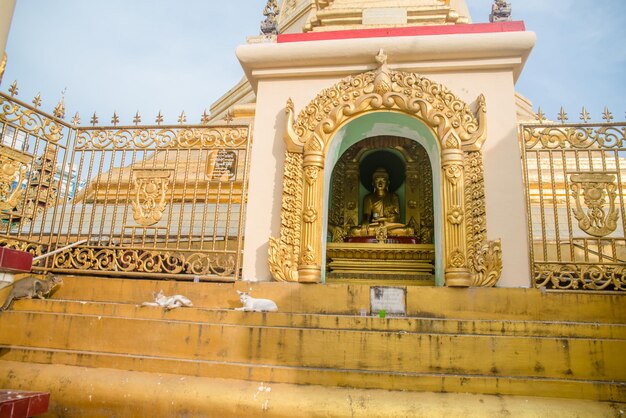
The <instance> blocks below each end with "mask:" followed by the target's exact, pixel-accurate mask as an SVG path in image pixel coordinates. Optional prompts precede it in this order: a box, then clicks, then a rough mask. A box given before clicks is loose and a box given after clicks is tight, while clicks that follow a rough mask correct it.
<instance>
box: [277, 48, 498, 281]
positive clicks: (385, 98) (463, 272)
mask: <svg viewBox="0 0 626 418" xmlns="http://www.w3.org/2000/svg"><path fill="white" fill-rule="evenodd" d="M376 61H377V62H378V63H379V68H378V69H377V70H376V71H369V72H366V73H362V74H358V75H354V76H351V77H348V78H345V79H344V80H342V81H341V82H339V83H337V84H336V85H334V86H332V87H331V88H329V89H326V90H323V91H322V92H321V93H320V94H319V95H318V96H317V97H316V98H315V99H314V100H313V101H311V102H310V103H309V104H308V105H307V106H306V107H305V108H304V109H303V110H302V111H301V112H300V114H299V115H298V117H297V118H296V117H295V113H294V106H293V102H292V101H291V100H289V101H288V103H287V107H286V112H287V123H286V130H285V136H284V139H285V143H286V146H287V151H288V155H294V154H299V155H301V158H302V160H301V161H302V163H301V166H300V167H299V171H300V173H299V176H300V178H301V179H302V181H301V182H300V185H301V186H300V187H302V190H301V191H300V190H299V189H295V188H294V184H293V182H292V181H291V179H289V180H288V178H287V172H288V170H289V169H290V168H289V167H291V169H293V168H294V166H293V164H292V163H290V162H289V161H288V160H287V161H286V164H285V173H286V175H285V180H284V184H283V211H282V217H281V219H282V223H281V239H280V240H277V239H270V270H271V271H272V274H273V276H274V278H275V279H276V280H299V281H306V282H319V281H320V280H321V266H322V264H323V260H322V256H323V254H321V246H322V242H323V241H324V239H325V237H322V236H321V235H322V231H323V225H322V221H323V217H322V216H319V214H320V213H322V211H323V201H324V199H323V196H324V191H323V190H322V188H323V187H324V186H323V185H321V184H320V183H321V182H320V181H318V179H321V178H323V176H324V160H325V155H326V153H327V151H328V147H329V144H330V142H331V139H332V138H333V136H334V135H335V133H336V132H337V130H338V129H339V128H340V127H342V126H344V125H345V124H346V123H348V122H350V121H351V120H353V119H356V118H358V117H360V116H362V115H364V114H366V113H368V112H376V111H395V112H401V113H404V114H407V115H410V116H412V117H415V118H417V119H419V120H420V121H421V122H423V123H424V124H425V125H427V126H428V127H429V128H430V129H431V130H432V132H433V134H434V136H435V137H436V138H437V139H438V141H439V144H440V147H439V148H440V149H441V151H442V158H441V161H442V167H440V169H441V170H442V171H443V176H442V177H443V178H444V180H443V182H442V184H441V185H440V187H441V188H442V192H443V193H442V194H443V196H444V202H443V203H444V210H445V213H444V219H446V218H447V220H448V222H444V226H443V227H444V240H443V241H444V257H445V260H446V265H445V267H444V268H445V271H444V276H445V279H446V284H448V285H450V286H471V285H475V284H477V282H482V281H483V280H482V279H479V278H480V277H481V276H480V274H478V271H482V272H483V273H481V274H483V275H484V272H485V271H487V270H488V271H490V272H493V274H488V275H489V276H490V277H492V276H494V275H497V274H496V273H497V271H498V268H497V267H494V266H498V265H501V261H500V258H499V254H500V252H498V251H496V249H495V247H493V246H492V247H490V246H489V245H487V246H486V247H485V248H491V249H492V250H491V252H489V251H487V253H488V254H489V255H493V257H491V258H489V257H487V256H485V257H482V258H481V257H478V255H479V252H478V250H481V251H482V249H483V247H484V246H485V241H484V240H481V241H480V242H474V239H475V238H476V237H475V236H474V235H471V233H473V231H472V232H471V233H470V231H468V225H469V224H470V223H471V221H469V219H472V217H473V215H472V214H471V213H468V211H467V209H466V208H465V205H466V203H467V202H468V201H470V200H471V199H470V198H469V197H468V196H467V193H468V191H467V190H466V186H465V181H466V178H467V175H466V174H465V173H464V171H465V168H464V156H465V155H466V154H467V153H471V152H477V153H479V154H480V150H481V148H482V145H483V143H484V141H485V137H486V103H485V98H484V96H482V95H481V96H479V97H478V99H477V101H476V105H475V108H476V113H474V112H473V111H472V110H471V109H470V107H469V106H468V105H467V104H466V103H465V102H463V101H462V100H461V99H459V98H458V97H457V96H455V95H454V94H453V93H452V92H450V91H449V90H448V89H447V88H446V87H445V86H443V85H441V84H438V83H435V82H433V81H431V80H429V79H427V78H425V77H422V76H420V75H418V74H415V73H406V72H400V71H393V70H390V69H389V67H388V64H387V57H386V55H385V54H384V52H383V51H380V53H379V54H378V55H377V57H376ZM481 164H482V162H481ZM433 169H437V168H436V167H433ZM408 174H409V175H413V176H415V173H414V172H413V173H408ZM305 177H306V181H305V180H304V179H305ZM292 178H293V176H292ZM411 181H412V180H411V178H410V177H409V178H408V181H407V183H408V184H409V187H411ZM480 187H483V185H482V184H481V186H480ZM292 196H298V197H299V199H298V204H301V205H302V206H300V209H299V210H300V211H299V212H298V213H297V215H296V216H294V212H292V211H288V210H286V209H285V205H284V201H285V199H287V198H290V197H292ZM351 203H352V204H353V206H354V207H356V202H351ZM347 204H350V202H347ZM415 205H416V203H414V204H413V206H415ZM483 205H484V201H483ZM304 207H306V208H307V210H306V211H304V210H303V209H302V208H304ZM310 210H314V211H315V213H316V214H317V216H315V219H313V218H312V217H311V216H310V214H311V213H312V212H310ZM285 219H289V220H291V221H293V222H290V223H286V222H285ZM296 228H300V229H299V230H298V232H297V233H296ZM331 232H333V231H331ZM284 236H289V237H297V238H299V241H300V242H299V244H300V247H299V249H297V248H296V247H295V243H293V242H292V243H291V244H290V246H287V245H286V244H285V242H284V240H283V237H284ZM470 237H471V238H470ZM474 247H475V248H474ZM480 254H483V253H480ZM298 257H299V259H298ZM478 259H480V260H483V259H484V260H487V259H488V260H489V261H488V262H487V261H485V262H482V264H481V262H477V260H478ZM480 260H479V261H480ZM494 260H495V261H494ZM298 263H300V265H297V264H298ZM296 271H298V274H295V272H296ZM286 273H289V274H286ZM490 281H491V280H490ZM480 284H482V283H480Z"/></svg>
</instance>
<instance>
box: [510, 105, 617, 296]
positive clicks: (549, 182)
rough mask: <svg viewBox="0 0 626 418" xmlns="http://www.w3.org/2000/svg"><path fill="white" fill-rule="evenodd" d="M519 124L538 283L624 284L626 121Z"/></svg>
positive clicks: (535, 281)
mask: <svg viewBox="0 0 626 418" xmlns="http://www.w3.org/2000/svg"><path fill="white" fill-rule="evenodd" d="M558 119H559V121H560V123H553V122H547V121H546V120H545V118H544V117H543V115H542V113H541V111H539V115H538V122H537V123H527V124H522V125H521V126H520V138H521V148H522V156H523V170H524V178H525V182H526V192H527V193H526V194H527V196H526V197H527V205H528V208H527V209H528V214H529V218H528V222H529V225H528V230H529V242H530V255H531V272H532V278H533V285H534V286H535V287H538V288H549V289H579V290H626V235H625V234H624V231H626V210H625V205H626V201H625V196H626V193H625V192H626V183H625V182H626V122H613V116H612V114H611V113H610V112H609V111H608V110H605V113H604V117H603V119H604V122H603V123H590V122H589V116H588V113H587V112H586V111H585V110H584V109H583V112H582V113H581V123H568V122H567V116H566V113H565V112H564V111H563V110H561V113H560V114H559V117H558Z"/></svg>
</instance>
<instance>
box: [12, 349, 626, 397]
mask: <svg viewBox="0 0 626 418" xmlns="http://www.w3.org/2000/svg"><path fill="white" fill-rule="evenodd" d="M2 360H3V361H0V376H2V375H3V374H4V375H8V373H9V371H8V370H5V369H3V367H5V366H6V365H7V363H8V362H22V363H27V364H32V365H33V366H35V365H36V364H50V365H54V364H58V365H68V366H80V367H83V368H97V369H100V368H116V369H119V370H131V371H142V372H150V373H176V374H181V375H185V376H198V377H211V378H223V379H240V380H253V381H259V382H274V383H291V384H299V385H323V386H339V387H350V388H361V389H385V390H402V391H420V392H450V393H454V392H457V393H481V394H493V395H516V396H536V395H537V394H550V395H551V396H554V397H564V398H572V399H591V400H599V401H613V402H626V384H624V383H623V382H615V381H586V380H566V379H546V378H528V377H499V376H480V375H459V374H443V373H439V374H437V373H431V374H426V373H392V372H376V371H365V370H347V369H322V368H313V367H286V366H268V365H257V364H250V363H226V362H219V361H208V360H194V361H189V360H181V359H172V358H166V357H152V356H130V355H114V354H98V353H89V352H73V351H67V350H43V349H32V348H25V347H10V348H6V349H4V350H3V356H2ZM0 383H1V377H0ZM7 387H8V386H7Z"/></svg>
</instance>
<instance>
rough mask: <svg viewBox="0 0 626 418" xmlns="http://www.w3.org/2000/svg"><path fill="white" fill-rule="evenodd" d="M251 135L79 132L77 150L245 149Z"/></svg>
mask: <svg viewBox="0 0 626 418" xmlns="http://www.w3.org/2000/svg"><path fill="white" fill-rule="evenodd" d="M248 133H249V128H248V127H244V126H240V127H237V126H233V127H198V128H194V127H182V128H181V127H165V126H164V127H157V128H155V127H147V128H143V127H137V128H135V127H133V128H115V129H111V128H79V129H78V133H77V137H76V149H79V150H82V149H89V148H94V149H110V148H117V149H119V148H129V149H131V148H137V149H145V148H154V147H158V148H163V149H166V148H231V149H232V148H245V147H246V146H247V144H248V136H249V135H248Z"/></svg>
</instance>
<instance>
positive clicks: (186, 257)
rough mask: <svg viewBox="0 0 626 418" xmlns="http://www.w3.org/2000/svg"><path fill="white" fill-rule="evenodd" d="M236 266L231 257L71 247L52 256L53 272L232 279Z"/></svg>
mask: <svg viewBox="0 0 626 418" xmlns="http://www.w3.org/2000/svg"><path fill="white" fill-rule="evenodd" d="M235 268H236V262H235V258H234V256H233V255H232V254H220V253H214V254H212V253H209V254H198V253H193V252H182V251H172V252H169V251H162V250H147V249H130V248H93V247H80V246H79V247H75V248H71V249H68V250H66V251H63V252H61V253H59V254H56V255H55V256H54V258H53V261H52V269H55V270H92V269H93V270H98V271H104V272H112V273H113V272H114V273H117V274H119V273H125V272H129V273H130V272H132V273H137V272H139V273H147V274H186V275H194V276H216V277H232V276H233V275H234V274H235Z"/></svg>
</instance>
